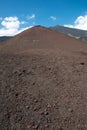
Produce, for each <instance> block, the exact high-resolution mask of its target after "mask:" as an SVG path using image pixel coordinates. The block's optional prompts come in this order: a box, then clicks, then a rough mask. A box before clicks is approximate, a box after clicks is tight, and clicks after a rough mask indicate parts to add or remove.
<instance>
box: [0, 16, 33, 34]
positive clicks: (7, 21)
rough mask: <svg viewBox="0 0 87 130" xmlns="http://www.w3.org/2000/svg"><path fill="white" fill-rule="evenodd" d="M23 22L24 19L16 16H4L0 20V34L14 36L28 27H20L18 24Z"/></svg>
mask: <svg viewBox="0 0 87 130" xmlns="http://www.w3.org/2000/svg"><path fill="white" fill-rule="evenodd" d="M25 23H26V22H25V21H20V20H19V19H18V17H16V16H15V17H6V18H4V19H2V21H1V26H2V28H0V36H14V35H16V34H18V33H20V32H22V31H23V30H26V29H28V28H29V27H26V28H21V29H20V25H22V24H25ZM30 27H31V26H30Z"/></svg>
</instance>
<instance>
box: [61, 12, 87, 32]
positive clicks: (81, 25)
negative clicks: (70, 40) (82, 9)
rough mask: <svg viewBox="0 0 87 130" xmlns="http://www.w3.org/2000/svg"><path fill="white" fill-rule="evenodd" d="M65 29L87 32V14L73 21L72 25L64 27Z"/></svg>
mask: <svg viewBox="0 0 87 130" xmlns="http://www.w3.org/2000/svg"><path fill="white" fill-rule="evenodd" d="M64 26H65V27H71V28H77V29H82V30H87V14H86V15H84V16H79V17H77V19H76V20H75V22H74V24H73V25H70V24H69V25H64Z"/></svg>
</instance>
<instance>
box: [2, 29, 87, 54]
mask: <svg viewBox="0 0 87 130" xmlns="http://www.w3.org/2000/svg"><path fill="white" fill-rule="evenodd" d="M85 46H86V45H85V44H84V45H82V43H81V42H80V41H78V40H75V39H74V38H70V37H69V36H66V35H64V34H62V33H57V32H56V31H53V30H51V29H48V28H45V27H41V26H35V27H33V28H31V29H28V30H26V31H24V32H22V33H20V34H19V35H17V36H15V37H13V38H11V39H10V40H8V41H6V42H5V43H4V44H3V45H2V49H1V50H2V51H3V50H4V51H5V50H6V51H8V52H15V53H19V52H23V51H28V50H30V49H68V50H72V51H75V50H77V51H81V50H82V49H85Z"/></svg>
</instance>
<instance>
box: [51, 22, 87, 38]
mask: <svg viewBox="0 0 87 130" xmlns="http://www.w3.org/2000/svg"><path fill="white" fill-rule="evenodd" d="M51 29H53V30H55V31H57V32H61V33H64V34H67V35H69V36H72V37H76V38H79V37H84V36H87V31H84V30H79V29H74V28H68V27H64V26H59V25H57V26H54V27H51Z"/></svg>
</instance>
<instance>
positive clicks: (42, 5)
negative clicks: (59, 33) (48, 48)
mask: <svg viewBox="0 0 87 130" xmlns="http://www.w3.org/2000/svg"><path fill="white" fill-rule="evenodd" d="M34 25H43V26H47V27H49V26H54V25H63V26H67V27H72V28H79V29H84V30H87V0H0V36H3V35H15V34H17V33H19V32H21V31H23V30H24V29H27V28H28V27H31V26H34Z"/></svg>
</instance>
